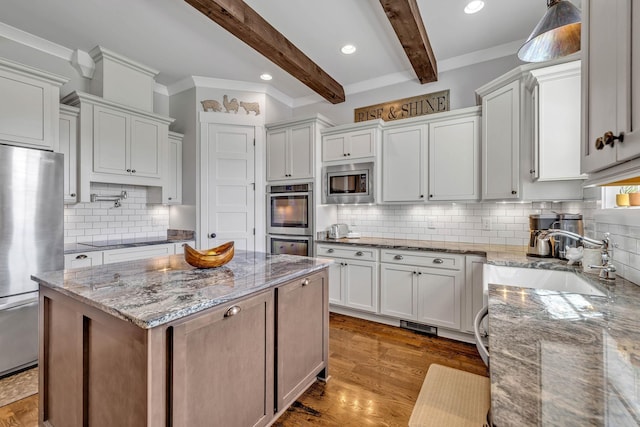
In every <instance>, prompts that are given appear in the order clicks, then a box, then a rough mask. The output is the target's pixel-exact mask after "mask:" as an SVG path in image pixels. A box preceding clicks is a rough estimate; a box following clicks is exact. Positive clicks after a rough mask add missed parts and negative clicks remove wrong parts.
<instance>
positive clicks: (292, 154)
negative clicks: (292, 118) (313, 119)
mask: <svg viewBox="0 0 640 427" xmlns="http://www.w3.org/2000/svg"><path fill="white" fill-rule="evenodd" d="M313 131H314V125H313V124H306V125H303V126H296V127H293V128H291V130H290V139H289V144H288V145H287V148H288V149H289V155H288V160H289V168H288V169H289V171H290V172H289V174H290V178H292V179H299V178H312V177H313V140H314V135H313Z"/></svg>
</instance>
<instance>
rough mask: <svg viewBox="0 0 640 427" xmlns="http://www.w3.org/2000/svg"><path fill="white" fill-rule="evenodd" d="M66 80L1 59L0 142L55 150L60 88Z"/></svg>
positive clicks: (56, 149)
mask: <svg viewBox="0 0 640 427" xmlns="http://www.w3.org/2000/svg"><path fill="white" fill-rule="evenodd" d="M67 81H68V80H67V79H66V78H64V77H61V76H57V75H55V74H51V73H48V72H45V71H41V70H38V69H35V68H31V67H28V66H26V65H22V64H18V63H16V62H13V61H8V60H6V59H0V93H1V94H2V96H1V97H0V142H2V143H5V144H10V145H18V146H22V147H27V148H39V149H44V150H51V151H58V149H59V143H58V138H59V134H58V126H59V122H58V120H59V111H60V110H59V102H60V101H59V98H60V86H62V85H63V84H64V83H66V82H67Z"/></svg>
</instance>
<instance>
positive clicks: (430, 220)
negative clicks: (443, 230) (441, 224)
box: [427, 216, 436, 230]
mask: <svg viewBox="0 0 640 427" xmlns="http://www.w3.org/2000/svg"><path fill="white" fill-rule="evenodd" d="M427 228H428V229H430V230H435V229H436V218H435V217H433V216H430V217H427Z"/></svg>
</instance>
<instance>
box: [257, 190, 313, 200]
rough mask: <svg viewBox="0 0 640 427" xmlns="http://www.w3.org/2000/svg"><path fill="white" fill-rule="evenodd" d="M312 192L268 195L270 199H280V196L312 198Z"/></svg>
mask: <svg viewBox="0 0 640 427" xmlns="http://www.w3.org/2000/svg"><path fill="white" fill-rule="evenodd" d="M311 193H312V192H311V191H298V192H295V193H267V196H269V197H270V198H274V197H279V196H311Z"/></svg>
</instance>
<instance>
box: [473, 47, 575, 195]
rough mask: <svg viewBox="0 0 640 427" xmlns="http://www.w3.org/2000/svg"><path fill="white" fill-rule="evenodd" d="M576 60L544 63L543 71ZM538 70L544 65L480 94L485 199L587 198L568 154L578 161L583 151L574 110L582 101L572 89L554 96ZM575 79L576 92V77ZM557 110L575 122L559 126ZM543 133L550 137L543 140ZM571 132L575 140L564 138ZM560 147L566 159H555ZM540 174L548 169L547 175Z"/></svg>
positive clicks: (485, 88) (508, 77)
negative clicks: (555, 117)
mask: <svg viewBox="0 0 640 427" xmlns="http://www.w3.org/2000/svg"><path fill="white" fill-rule="evenodd" d="M575 58H576V57H575V56H574V57H568V58H563V59H561V60H557V61H554V62H552V63H545V64H543V65H544V68H546V67H551V66H556V65H558V64H564V63H566V62H569V61H570V60H571V59H575ZM566 67H571V66H566ZM561 68H562V67H561ZM551 70H556V71H557V69H553V68H552V69H551ZM534 72H535V73H536V74H538V75H540V76H542V75H543V74H544V73H545V71H544V70H543V67H542V66H541V64H538V63H535V64H527V65H523V66H520V67H518V68H515V69H514V70H512V71H510V72H508V73H506V74H504V75H502V76H500V77H498V78H497V79H495V80H493V81H492V82H489V83H487V84H486V85H484V86H483V87H481V88H479V89H477V90H476V94H477V96H478V102H479V103H481V104H482V198H483V199H485V200H509V199H517V200H576V199H578V200H579V199H582V185H583V181H582V180H581V179H579V178H581V177H580V176H579V175H577V173H576V170H575V164H574V163H572V162H571V160H569V161H566V160H567V156H568V157H570V158H574V159H575V158H578V157H579V150H578V148H579V147H578V146H577V145H576V144H575V138H576V133H577V132H579V128H578V127H576V126H575V124H576V122H575V117H576V116H575V112H576V111H577V109H578V108H579V107H578V106H579V105H580V100H579V99H576V93H575V90H574V91H573V92H572V91H571V90H570V89H571V86H570V85H566V88H564V87H563V90H564V89H566V90H564V94H565V96H556V95H557V94H555V93H554V94H551V93H552V92H553V90H554V89H553V88H552V86H553V85H554V84H552V83H549V82H550V81H551V80H545V79H544V78H542V77H541V78H540V81H536V78H535V76H534ZM552 72H553V71H552ZM573 78H574V80H573V81H572V83H573V88H574V89H575V78H576V76H575V75H574V76H573ZM547 84H548V85H549V86H548V87H549V90H547V87H546V85H547ZM570 95H572V96H570ZM554 111H563V112H564V113H566V114H565V115H566V116H567V117H572V118H573V119H574V120H573V122H567V123H562V124H558V123H557V122H555V121H554V120H555V119H554V118H553V115H554ZM564 113H563V114H564ZM571 113H573V115H572V114H571ZM571 125H573V127H572V126H571ZM556 126H559V127H560V128H561V130H558V131H557V133H556V135H557V136H558V137H553V135H554V132H556V130H555V127H556ZM543 134H544V135H545V137H544V138H539V137H542V135H543ZM569 134H571V135H572V136H571V137H570V138H567V139H565V138H564V137H565V136H566V135H569ZM536 141H537V142H539V143H540V146H539V147H538V146H536V145H535V142H536ZM571 141H574V142H573V144H572V143H571ZM555 148H557V149H558V150H557V151H558V152H562V153H563V156H554V155H553V150H554V149H555ZM549 150H552V151H549ZM541 171H544V173H543V174H542V175H540V172H541ZM545 174H546V176H545Z"/></svg>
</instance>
